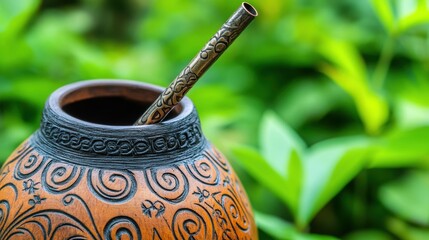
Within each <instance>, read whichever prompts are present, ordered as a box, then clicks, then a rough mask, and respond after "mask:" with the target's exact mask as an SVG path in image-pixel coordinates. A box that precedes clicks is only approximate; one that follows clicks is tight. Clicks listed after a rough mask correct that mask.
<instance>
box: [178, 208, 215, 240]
mask: <svg viewBox="0 0 429 240" xmlns="http://www.w3.org/2000/svg"><path fill="white" fill-rule="evenodd" d="M199 210H200V209H199ZM171 225H172V226H173V228H174V229H173V234H174V237H175V239H194V240H206V239H217V236H216V232H215V231H214V227H213V222H212V220H211V218H210V214H209V213H208V212H207V211H206V210H205V209H204V208H201V210H200V211H198V212H197V211H195V210H193V209H188V208H185V209H180V210H179V211H177V212H176V214H175V215H174V217H173V223H172V224H171Z"/></svg>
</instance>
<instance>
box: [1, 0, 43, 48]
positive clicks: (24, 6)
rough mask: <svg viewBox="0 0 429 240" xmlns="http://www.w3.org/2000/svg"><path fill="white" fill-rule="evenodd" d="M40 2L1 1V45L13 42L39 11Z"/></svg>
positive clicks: (33, 0)
mask: <svg viewBox="0 0 429 240" xmlns="http://www.w3.org/2000/svg"><path fill="white" fill-rule="evenodd" d="M40 2H41V1H40V0H19V1H16V0H1V1H0V43H1V44H5V43H8V42H9V41H10V40H12V39H13V38H14V37H15V36H16V34H18V33H19V32H20V31H21V30H22V28H23V27H24V26H25V24H26V23H27V21H28V20H29V18H30V17H31V16H32V15H33V13H34V12H35V11H36V10H37V8H38V6H39V4H40Z"/></svg>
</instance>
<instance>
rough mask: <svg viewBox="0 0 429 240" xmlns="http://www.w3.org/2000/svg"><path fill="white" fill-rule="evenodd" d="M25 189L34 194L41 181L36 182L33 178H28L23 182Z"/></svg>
mask: <svg viewBox="0 0 429 240" xmlns="http://www.w3.org/2000/svg"><path fill="white" fill-rule="evenodd" d="M23 185H24V186H23V188H24V189H23V191H24V192H28V194H34V193H35V192H36V191H37V190H39V188H38V187H37V186H38V185H40V182H34V181H33V179H28V180H26V181H24V182H23Z"/></svg>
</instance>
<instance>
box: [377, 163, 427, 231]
mask: <svg viewBox="0 0 429 240" xmlns="http://www.w3.org/2000/svg"><path fill="white" fill-rule="evenodd" d="M425 189H429V172H423V171H414V172H411V173H409V174H407V175H406V176H404V177H402V178H401V179H398V180H395V181H393V182H391V183H388V184H385V185H384V186H383V187H382V188H381V189H380V192H379V198H380V201H381V202H382V203H383V204H384V206H386V207H387V208H388V209H389V210H390V211H392V212H393V213H395V214H397V215H398V216H400V217H401V218H403V219H406V220H408V221H411V222H413V223H416V224H420V225H426V226H429V204H428V203H429V191H425Z"/></svg>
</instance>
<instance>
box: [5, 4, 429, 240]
mask: <svg viewBox="0 0 429 240" xmlns="http://www.w3.org/2000/svg"><path fill="white" fill-rule="evenodd" d="M251 3H252V4H253V5H254V6H255V7H256V8H257V9H258V10H259V13H260V16H259V17H258V18H257V19H256V20H255V21H254V22H253V23H252V25H251V26H250V27H249V29H248V30H246V32H245V33H244V34H243V36H241V37H240V38H239V39H237V41H236V43H234V45H233V46H232V47H231V48H230V49H229V50H228V51H227V53H225V54H224V56H223V57H222V58H221V59H220V60H219V61H218V62H217V63H216V64H215V65H214V66H213V67H212V68H211V69H210V70H209V71H208V72H207V74H206V75H205V76H204V77H203V79H202V80H201V81H200V82H199V83H198V84H197V86H195V88H194V89H193V90H192V91H191V92H190V94H189V95H190V97H191V99H192V100H193V101H194V103H195V105H196V106H197V109H198V111H199V114H200V117H201V121H202V124H203V129H204V132H205V134H206V135H207V137H208V138H209V139H210V140H211V141H212V142H214V143H215V145H217V146H218V147H219V148H220V149H221V150H222V151H223V152H225V153H226V154H227V155H228V157H229V158H230V160H231V162H232V163H233V165H234V166H235V168H236V170H237V171H238V173H239V175H240V177H241V179H242V181H243V183H244V185H245V187H246V190H247V192H248V195H249V197H250V199H251V202H252V205H253V208H254V210H255V212H256V214H255V216H256V220H257V223H258V226H259V228H260V235H261V237H260V238H261V239H320V240H321V239H340V238H341V239H349V240H356V239H377V240H385V239H410V240H414V239H416V240H418V239H429V177H428V176H429V169H428V167H429V146H428V144H427V142H428V141H429V75H428V73H429V1H427V0H406V1H405V0H362V1H353V0H287V1H284V0H265V1H258V2H256V1H255V2H251ZM239 4H240V2H239V1H235V0H233V1H220V0H212V1H202V0H197V1H188V0H181V1H179V0H171V1H168V2H167V1H143V0H135V1H120V0H114V1H101V0H81V1H77V0H70V1H54V0H45V1H42V0H19V1H16V0H1V1H0V159H1V160H5V159H6V158H7V156H8V155H9V154H10V153H11V152H12V151H13V149H14V148H15V147H16V146H17V145H18V144H19V143H20V142H22V141H23V140H24V139H25V138H26V137H28V136H30V135H31V133H32V132H34V131H35V130H36V129H37V128H38V124H39V120H40V116H41V112H42V109H43V105H44V102H45V100H46V99H47V97H48V96H49V94H50V93H51V92H52V91H53V90H55V89H56V88H58V87H59V86H62V85H65V84H67V83H71V82H74V81H79V80H85V79H96V78H97V79H98V78H119V79H133V80H137V81H143V82H149V83H154V84H157V85H161V86H166V85H167V84H168V83H169V82H170V81H171V80H172V79H173V78H174V77H175V75H176V74H177V73H178V72H179V71H180V70H181V68H183V66H184V65H185V64H187V62H188V61H189V60H190V59H191V58H192V57H193V56H194V54H195V53H196V52H197V51H198V50H199V49H200V48H201V47H202V46H203V45H204V44H205V42H206V41H207V40H208V39H209V38H210V37H211V35H212V34H213V33H214V32H215V31H216V30H217V29H218V28H219V27H220V25H221V24H222V23H223V22H224V21H225V20H226V19H227V18H228V17H229V15H230V14H231V13H232V12H233V11H234V10H235V9H236V8H237V6H238V5H239Z"/></svg>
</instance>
